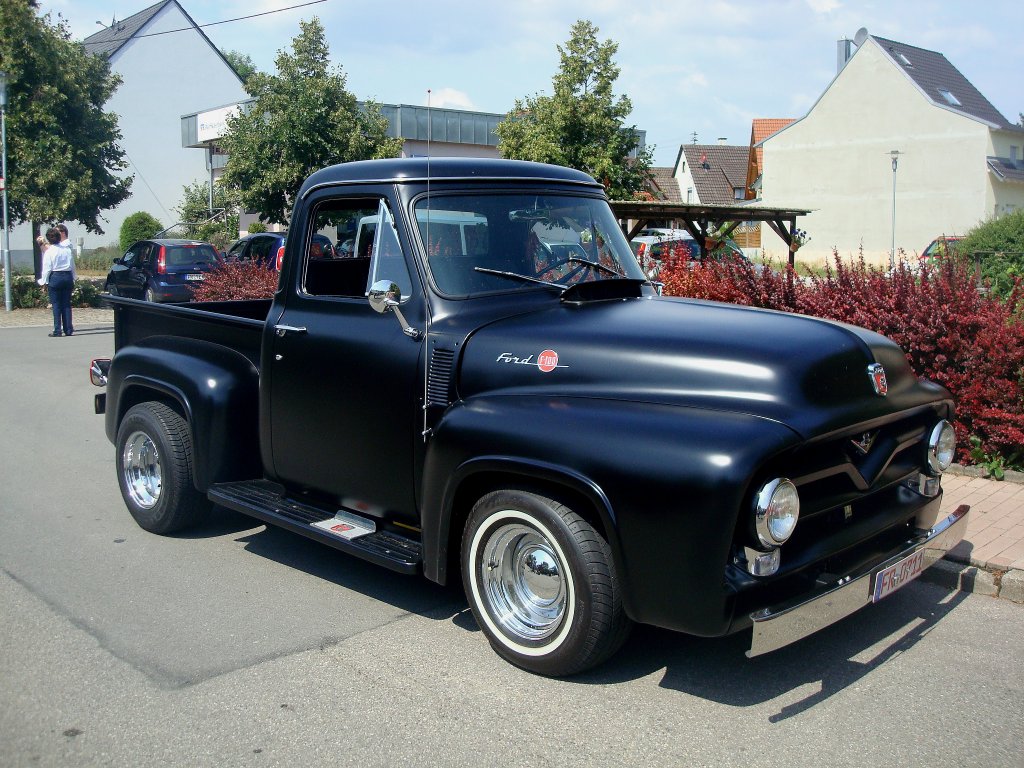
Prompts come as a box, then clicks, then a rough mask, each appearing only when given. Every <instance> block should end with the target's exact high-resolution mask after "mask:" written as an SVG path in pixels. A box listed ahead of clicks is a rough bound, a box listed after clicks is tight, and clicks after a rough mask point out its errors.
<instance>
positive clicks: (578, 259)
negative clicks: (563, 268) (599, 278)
mask: <svg viewBox="0 0 1024 768" xmlns="http://www.w3.org/2000/svg"><path fill="white" fill-rule="evenodd" d="M566 261H568V262H569V263H570V264H583V265H584V266H587V267H590V268H591V269H596V270H599V271H601V272H606V273H608V274H609V275H615V276H616V277H622V275H621V274H620V273H618V272H616V271H615V270H614V269H612V268H611V267H606V266H605V265H604V264H602V263H601V262H599V261H591V260H590V259H584V258H583V257H582V256H570V257H569V258H568V259H566Z"/></svg>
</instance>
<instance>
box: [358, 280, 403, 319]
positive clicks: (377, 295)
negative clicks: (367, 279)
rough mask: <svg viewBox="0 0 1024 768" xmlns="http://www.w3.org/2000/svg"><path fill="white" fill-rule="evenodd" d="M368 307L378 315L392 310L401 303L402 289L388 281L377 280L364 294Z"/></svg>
mask: <svg viewBox="0 0 1024 768" xmlns="http://www.w3.org/2000/svg"><path fill="white" fill-rule="evenodd" d="M366 296H367V298H368V299H369V300H370V306H371V307H373V308H374V310H375V311H376V312H378V313H380V314H382V315H383V314H384V313H385V312H387V311H388V310H389V309H394V308H395V307H397V306H398V305H399V304H400V303H401V301H402V289H401V288H399V287H398V286H397V285H396V284H395V283H393V282H391V281H390V280H378V281H377V282H375V283H374V284H373V285H372V286H370V290H369V291H368V292H367V294H366Z"/></svg>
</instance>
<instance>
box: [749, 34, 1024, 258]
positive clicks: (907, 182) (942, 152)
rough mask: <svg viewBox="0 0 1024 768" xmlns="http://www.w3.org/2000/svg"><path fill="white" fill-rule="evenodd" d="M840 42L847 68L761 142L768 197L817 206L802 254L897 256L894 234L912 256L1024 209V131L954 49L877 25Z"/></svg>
mask: <svg viewBox="0 0 1024 768" xmlns="http://www.w3.org/2000/svg"><path fill="white" fill-rule="evenodd" d="M839 45H840V54H839V67H840V71H839V73H838V74H837V75H836V77H835V79H834V80H833V81H832V83H831V84H830V85H829V86H828V88H826V89H825V92H824V93H823V94H822V95H821V97H820V98H819V99H818V101H817V102H816V103H815V104H814V106H813V107H811V110H810V111H809V112H808V113H807V114H806V115H805V116H804V117H803V118H801V119H799V120H796V121H795V122H793V123H792V124H790V125H788V126H786V127H784V128H782V129H781V130H779V131H778V132H777V133H775V134H773V135H772V136H770V137H768V138H767V139H765V140H764V142H763V143H762V145H761V146H762V148H763V161H764V166H763V169H762V176H761V183H760V190H759V191H760V199H761V202H763V203H764V204H766V205H786V206H794V207H800V208H809V209H812V210H813V212H812V213H811V214H810V215H808V216H807V217H806V218H805V219H803V220H802V221H801V227H802V228H804V229H806V230H807V232H808V234H809V235H810V237H811V240H810V242H809V243H807V244H806V245H805V246H804V247H803V248H802V249H801V250H800V252H799V255H798V258H799V259H800V260H801V261H820V260H824V259H825V258H827V257H828V256H829V255H830V254H831V252H832V248H833V247H835V248H837V249H838V251H839V253H840V255H841V256H844V257H848V256H850V255H856V254H857V253H858V251H859V250H860V248H861V247H863V250H864V254H865V256H866V257H867V258H868V259H869V260H870V261H874V262H885V261H888V259H889V254H890V253H891V251H892V244H893V240H894V239H895V247H896V253H897V255H900V252H901V251H903V252H905V253H906V255H907V256H908V257H912V256H914V255H915V254H917V253H919V252H920V251H921V250H922V249H924V247H925V246H926V245H927V244H928V243H929V242H930V241H931V240H932V239H933V238H934V237H936V236H937V235H941V234H961V233H963V232H965V231H967V230H968V229H970V228H971V227H973V226H975V225H976V224H978V223H979V222H980V221H983V220H985V219H988V218H991V217H993V216H999V215H1002V214H1003V213H1006V212H1008V211H1012V210H1015V209H1017V208H1024V160H1022V147H1024V129H1022V128H1020V127H1019V126H1015V125H1013V124H1012V123H1010V122H1009V121H1008V120H1007V119H1006V118H1005V117H1004V116H1003V115H1001V114H1000V113H999V111H998V110H997V109H996V108H995V107H993V106H992V104H991V103H990V102H989V101H988V99H986V98H985V97H984V96H983V95H982V94H981V93H980V92H979V91H978V89H977V88H975V87H974V85H972V84H971V83H970V82H969V81H968V80H967V78H965V77H964V76H963V75H962V74H961V73H960V72H959V71H958V70H957V69H956V68H955V67H954V66H953V65H952V64H950V62H949V61H948V60H947V59H946V58H945V56H943V55H942V54H941V53H937V52H935V51H928V50H925V49H923V48H916V47H914V46H911V45H906V44H904V43H899V42H896V41H893V40H886V39H883V38H880V37H875V36H872V35H869V34H868V33H867V30H861V31H860V32H858V33H857V37H856V38H855V40H854V41H849V40H842V41H840V44H839ZM851 53H852V55H851ZM893 151H896V152H898V153H899V154H898V155H897V156H896V169H895V171H894V170H893V165H894V163H893V154H892V153H893ZM894 181H895V184H894ZM894 188H895V193H894ZM894 200H895V206H894ZM894 207H895V224H894V221H893V209H894ZM765 245H766V246H767V249H768V250H769V252H770V251H771V249H772V246H773V245H777V244H775V243H772V242H766V243H765ZM773 255H781V254H773Z"/></svg>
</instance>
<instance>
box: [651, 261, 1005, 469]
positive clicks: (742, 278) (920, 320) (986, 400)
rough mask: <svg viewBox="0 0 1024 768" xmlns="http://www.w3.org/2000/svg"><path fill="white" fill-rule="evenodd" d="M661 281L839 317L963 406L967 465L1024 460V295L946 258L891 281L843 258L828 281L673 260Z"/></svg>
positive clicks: (719, 296)
mask: <svg viewBox="0 0 1024 768" xmlns="http://www.w3.org/2000/svg"><path fill="white" fill-rule="evenodd" d="M660 279H661V280H662V281H663V282H664V283H665V293H666V294H667V295H672V296H689V297H693V298H701V299H712V300H716V301H728V302H733V303H737V304H746V305H750V306H757V307H765V308H768V309H778V310H783V311H787V312H800V313H802V314H807V315H814V316H816V317H824V318H829V319H832V320H840V321H842V322H846V323H852V324H854V325H860V326H863V327H865V328H870V329H871V330H873V331H876V332H878V333H881V334H884V335H886V336H888V337H889V338H891V339H892V340H893V341H895V342H896V343H897V344H899V345H900V346H901V347H902V348H903V350H904V351H905V353H906V355H907V359H908V360H909V361H910V365H911V367H912V368H913V370H914V372H915V373H916V374H917V375H919V376H922V377H924V378H927V379H931V380H932V381H936V382H938V383H939V384H942V385H943V386H945V387H947V388H948V389H949V390H950V392H952V393H953V396H954V398H955V400H956V403H957V413H956V421H955V424H954V426H955V427H956V431H957V438H958V454H959V458H960V460H961V461H969V460H971V454H972V444H971V443H972V441H971V438H972V437H973V438H974V443H975V445H974V446H973V454H974V458H975V459H979V458H980V457H988V458H989V459H991V458H995V457H1004V458H1006V459H1009V461H1010V463H1011V464H1012V463H1018V464H1019V462H1020V456H1021V455H1022V453H1024V312H1022V310H1024V291H1022V289H1021V288H1020V287H1019V286H1018V287H1017V288H1016V289H1014V290H1013V291H1011V293H1010V295H1009V297H1007V298H1006V299H1000V298H998V297H994V296H991V295H988V294H986V293H983V292H981V291H979V290H978V286H977V284H976V281H975V276H974V273H973V270H972V269H971V267H970V266H969V265H968V264H966V263H965V262H962V261H959V260H954V259H948V260H943V261H941V262H939V263H938V264H936V265H934V266H932V265H927V264H926V265H924V266H923V267H922V268H921V270H920V271H919V272H914V271H911V270H909V269H907V268H906V266H904V265H901V266H899V267H897V269H896V270H895V271H893V272H892V274H891V275H890V274H889V273H888V272H887V271H885V270H882V269H880V268H877V267H871V266H867V265H866V264H865V263H864V260H863V258H861V259H860V260H859V261H857V262H854V263H852V264H850V263H847V264H844V263H843V262H842V261H841V260H840V259H839V258H838V255H834V261H833V263H832V264H829V266H828V267H827V269H826V271H825V274H824V275H819V276H811V277H809V278H805V279H800V278H798V277H797V276H796V275H794V274H793V273H791V272H788V271H787V272H784V273H776V272H772V271H770V270H768V269H764V270H760V271H759V270H758V269H757V268H755V267H754V266H753V265H751V264H749V263H744V262H740V261H734V262H728V263H716V262H707V263H705V264H703V265H696V266H694V265H685V264H681V263H672V264H669V265H666V266H665V267H663V269H662V272H661V275H660Z"/></svg>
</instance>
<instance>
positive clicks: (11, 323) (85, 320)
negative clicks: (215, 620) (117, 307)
mask: <svg viewBox="0 0 1024 768" xmlns="http://www.w3.org/2000/svg"><path fill="white" fill-rule="evenodd" d="M0 303H3V302H0ZM71 317H72V319H73V323H72V325H74V326H75V328H76V329H77V328H78V326H80V325H81V326H85V325H112V324H113V322H114V310H112V309H99V308H96V307H72V309H71ZM52 323H53V312H51V311H50V308H49V307H35V308H33V309H12V310H11V311H10V312H7V311H6V310H4V308H3V307H0V328H28V327H33V326H42V327H44V328H45V327H48V326H50V325H52Z"/></svg>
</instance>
